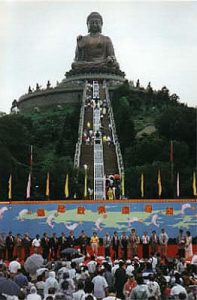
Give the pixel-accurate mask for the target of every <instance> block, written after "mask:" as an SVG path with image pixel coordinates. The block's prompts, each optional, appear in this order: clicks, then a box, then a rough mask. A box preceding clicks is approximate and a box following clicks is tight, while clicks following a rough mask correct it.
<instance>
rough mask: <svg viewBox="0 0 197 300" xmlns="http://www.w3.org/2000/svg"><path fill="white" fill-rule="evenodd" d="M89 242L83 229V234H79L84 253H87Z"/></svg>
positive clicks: (81, 249) (81, 248)
mask: <svg viewBox="0 0 197 300" xmlns="http://www.w3.org/2000/svg"><path fill="white" fill-rule="evenodd" d="M87 244H88V237H87V235H86V233H85V231H84V230H82V231H81V234H80V236H79V245H80V251H81V253H82V254H83V255H86V254H87V250H86V248H87Z"/></svg>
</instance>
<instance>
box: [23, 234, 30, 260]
mask: <svg viewBox="0 0 197 300" xmlns="http://www.w3.org/2000/svg"><path fill="white" fill-rule="evenodd" d="M31 244H32V240H31V238H30V237H29V235H28V234H27V233H25V234H24V236H23V238H22V246H23V249H24V255H25V260H26V259H27V257H29V256H30V249H31Z"/></svg>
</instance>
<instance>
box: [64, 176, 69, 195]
mask: <svg viewBox="0 0 197 300" xmlns="http://www.w3.org/2000/svg"><path fill="white" fill-rule="evenodd" d="M64 195H65V198H68V197H69V188H68V174H67V175H66V182H65V187H64Z"/></svg>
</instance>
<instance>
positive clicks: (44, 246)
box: [41, 232, 50, 260]
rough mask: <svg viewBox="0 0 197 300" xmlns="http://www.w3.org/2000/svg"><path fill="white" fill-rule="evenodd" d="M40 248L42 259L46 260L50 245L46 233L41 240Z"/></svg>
mask: <svg viewBox="0 0 197 300" xmlns="http://www.w3.org/2000/svg"><path fill="white" fill-rule="evenodd" d="M41 247H42V256H43V258H44V259H46V260H48V258H49V249H50V244H49V237H48V235H47V233H46V232H45V233H44V234H43V237H42V238H41Z"/></svg>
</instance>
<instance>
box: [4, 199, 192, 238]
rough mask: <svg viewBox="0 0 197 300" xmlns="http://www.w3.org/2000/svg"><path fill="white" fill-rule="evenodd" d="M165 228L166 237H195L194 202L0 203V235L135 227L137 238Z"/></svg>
mask: <svg viewBox="0 0 197 300" xmlns="http://www.w3.org/2000/svg"><path fill="white" fill-rule="evenodd" d="M163 227H164V228H165V229H166V231H167V233H168V235H169V237H171V238H174V237H176V236H177V233H178V230H179V229H180V228H182V229H184V230H190V232H191V234H192V236H193V237H195V236H197V204H196V199H184V200H182V199H176V200H163V199H162V200H159V199H158V200H155V199H154V200H122V201H111V202H110V201H85V200H84V201H53V202H52V201H48V202H46V201H42V202H41V201H40V202H39V201H36V202H35V201H29V202H13V203H7V202H4V203H1V204H0V233H5V234H7V233H8V232H9V231H12V232H13V234H17V233H21V234H23V233H26V232H28V233H29V234H30V235H31V236H32V237H33V236H35V234H37V233H38V234H41V235H42V234H43V233H44V232H47V233H48V234H49V235H51V234H52V233H53V232H56V233H57V234H60V233H61V232H63V231H64V232H65V233H66V234H68V233H69V231H70V230H74V231H75V235H76V236H78V235H79V234H80V232H81V230H85V232H86V233H87V235H89V236H90V235H92V232H93V231H97V232H98V234H99V236H100V237H102V236H103V235H104V234H105V233H106V232H109V233H110V234H113V232H114V231H117V232H118V233H119V234H120V233H122V232H123V231H125V232H126V233H127V234H128V233H129V232H130V230H131V228H135V229H136V230H137V232H138V234H139V235H142V233H143V232H144V231H147V232H148V233H149V234H150V233H151V232H152V230H156V232H157V233H160V231H161V228H163Z"/></svg>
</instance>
